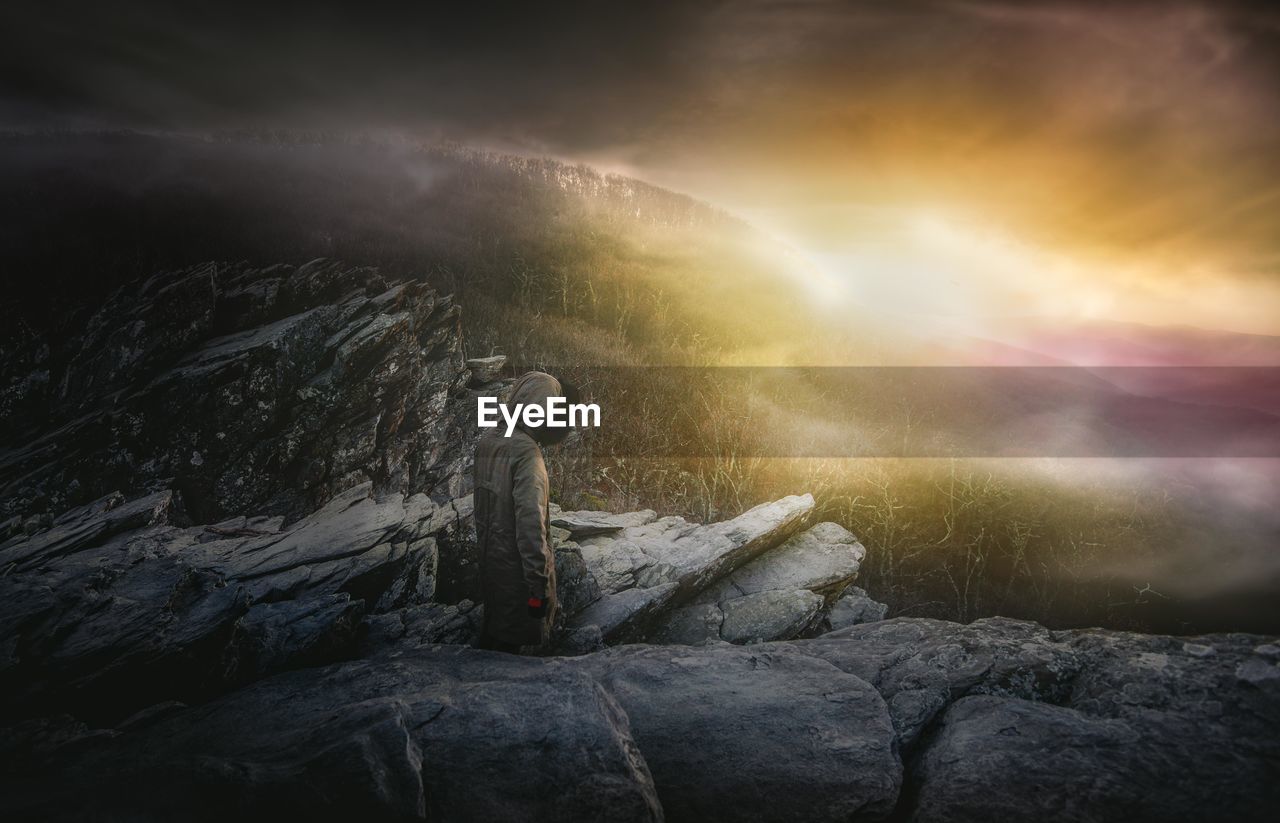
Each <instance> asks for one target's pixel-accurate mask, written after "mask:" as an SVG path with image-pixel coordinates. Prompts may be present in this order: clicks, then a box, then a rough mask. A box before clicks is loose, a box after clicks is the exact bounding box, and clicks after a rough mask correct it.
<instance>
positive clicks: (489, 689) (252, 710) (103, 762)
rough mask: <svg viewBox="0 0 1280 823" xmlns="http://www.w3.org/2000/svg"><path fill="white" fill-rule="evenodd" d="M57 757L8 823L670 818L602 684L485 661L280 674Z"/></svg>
mask: <svg viewBox="0 0 1280 823" xmlns="http://www.w3.org/2000/svg"><path fill="white" fill-rule="evenodd" d="M62 762H63V763H64V765H63V766H61V767H60V768H59V770H58V772H57V774H56V776H55V775H48V776H46V777H45V778H41V777H40V776H39V775H38V774H32V775H29V776H27V778H28V779H26V780H24V782H23V784H22V785H21V786H20V787H17V786H15V787H14V791H12V792H6V796H5V797H4V799H3V800H0V805H2V806H3V807H4V809H5V811H6V815H12V817H10V819H16V818H17V817H22V818H24V819H32V818H36V817H45V818H46V819H49V818H52V817H86V818H87V817H93V818H95V819H151V820H161V819H167V820H201V821H214V820H225V819H227V818H228V817H235V816H240V815H243V814H244V813H245V812H246V811H248V812H251V813H252V816H253V817H254V818H256V819H262V818H270V817H276V816H279V817H282V818H288V819H292V818H302V817H319V818H320V819H332V818H333V817H336V816H338V815H343V816H346V815H350V816H351V817H352V818H353V819H359V820H388V821H392V820H394V821H399V820H411V819H424V818H426V819H436V820H459V821H467V820H475V821H491V820H574V821H576V820H604V819H608V820H621V821H659V820H661V819H662V813H661V809H660V806H659V802H658V799H657V797H656V794H655V791H654V786H653V782H652V778H651V777H650V774H649V771H648V769H647V767H646V765H645V761H644V758H643V756H642V755H641V753H640V751H639V749H638V748H637V746H636V743H635V741H634V739H633V737H632V735H631V731H630V728H629V724H628V719H627V715H626V714H625V713H624V712H623V711H622V710H621V709H620V708H619V707H618V705H617V703H616V702H615V700H614V699H613V697H612V696H611V695H610V694H609V693H608V692H606V691H605V690H604V689H603V688H602V687H601V686H600V684H599V683H597V682H596V681H595V680H594V679H593V678H592V677H590V676H589V675H588V674H586V673H585V672H582V671H578V670H575V669H572V668H567V667H555V666H550V665H547V664H545V663H544V662H543V661H538V660H529V659H521V658H517V657H513V656H510V655H495V654H489V653H482V652H469V653H464V654H440V653H434V654H433V653H430V652H428V653H425V654H406V655H402V656H399V657H396V658H394V659H382V660H379V661H374V662H371V661H356V662H351V663H344V664H341V665H336V666H331V667H329V668H326V669H317V670H309V671H303V672H295V673H291V674H289V675H283V676H280V677H277V678H273V679H270V680H266V681H262V682H260V683H258V684H256V685H253V686H249V687H247V688H245V689H242V690H240V691H238V692H236V693H235V694H232V695H229V696H227V697H226V698H223V699H221V700H218V701H215V702H213V703H210V704H208V705H205V706H202V707H199V708H193V709H188V710H185V711H180V712H178V713H176V714H171V715H169V716H167V717H162V718H161V719H159V720H157V721H156V722H154V723H152V724H151V725H149V726H146V727H144V728H141V729H138V730H136V731H133V732H128V733H125V734H122V735H120V736H118V737H115V738H114V739H111V740H109V741H106V742H105V744H104V745H101V746H84V745H82V746H80V747H79V751H78V753H72V754H68V755H67V756H66V757H65V759H64V760H63V761H62ZM50 777H52V778H53V782H48V781H49V778H50ZM143 784H145V787H146V788H145V791H139V790H138V789H139V787H140V786H142V785H143ZM68 785H74V786H76V789H77V790H76V792H75V793H74V794H73V795H70V794H68V793H67V792H66V791H65V790H64V789H63V787H65V786H68Z"/></svg>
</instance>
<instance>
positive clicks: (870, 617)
mask: <svg viewBox="0 0 1280 823" xmlns="http://www.w3.org/2000/svg"><path fill="white" fill-rule="evenodd" d="M888 612H889V607H888V606H886V605H885V604H884V603H879V602H877V601H875V600H872V599H871V598H870V597H869V596H868V595H867V593H866V592H865V591H864V590H862V589H860V588H858V587H857V586H850V587H849V588H847V589H845V590H844V593H843V594H841V595H840V599H838V600H837V601H836V603H835V605H834V606H832V607H831V610H830V611H829V612H828V613H827V622H828V624H829V625H830V626H831V629H832V630H833V631H834V630H835V629H843V628H847V627H849V626H857V625H859V624H861V623H874V622H876V621H877V620H884V616H885V615H886V614H887V613H888Z"/></svg>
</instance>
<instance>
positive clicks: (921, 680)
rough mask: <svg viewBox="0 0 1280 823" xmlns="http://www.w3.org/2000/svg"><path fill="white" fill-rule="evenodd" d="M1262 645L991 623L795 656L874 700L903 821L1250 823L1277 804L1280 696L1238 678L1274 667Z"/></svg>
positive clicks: (865, 640) (831, 641) (923, 624)
mask: <svg viewBox="0 0 1280 823" xmlns="http://www.w3.org/2000/svg"><path fill="white" fill-rule="evenodd" d="M850 641H852V642H850ZM1259 641H1260V638H1257V637H1252V636H1248V635H1220V636H1211V637H1205V638H1197V639H1196V640H1194V641H1188V640H1186V639H1183V638H1173V637H1160V636H1150V635H1137V634H1126V633H1123V632H1105V631H1099V630H1087V631H1063V632H1054V631H1050V630H1048V629H1045V628H1044V627H1042V626H1038V625H1036V624H1034V623H1026V622H1021V621H1014V620H1005V619H999V618H995V619H989V620H980V621H977V622H976V623H972V624H969V625H966V626H962V625H959V624H954V623H947V622H943V621H931V620H905V619H895V620H889V621H885V622H880V623H872V624H868V625H864V626H855V627H852V628H851V629H845V630H841V631H837V632H832V633H830V634H828V635H824V636H823V637H820V638H816V639H813V640H803V641H796V642H795V643H794V644H793V645H795V646H796V647H797V648H802V649H804V650H805V651H806V652H807V653H810V654H816V655H818V656H820V657H822V658H823V659H824V660H828V661H830V662H831V663H833V664H834V665H836V666H837V667H839V668H840V669H841V670H843V671H847V672H850V673H852V674H855V675H857V676H859V677H862V678H864V679H866V680H868V682H871V683H873V684H874V685H875V686H876V689H877V691H878V692H879V693H880V694H881V695H882V696H883V697H884V699H885V701H886V703H887V705H888V709H889V713H890V716H891V718H892V719H893V723H894V728H895V730H896V732H897V736H898V741H899V745H900V747H901V750H902V752H903V754H904V757H907V758H909V760H908V763H909V769H908V770H909V772H910V773H911V778H910V780H909V783H910V784H911V785H912V789H911V791H910V792H908V797H914V798H915V801H914V802H915V804H916V806H915V808H914V810H913V809H907V811H914V819H918V820H938V819H942V820H952V819H955V820H977V819H979V817H985V818H986V819H990V818H991V816H992V815H993V814H994V815H995V816H996V817H999V818H1002V819H1029V818H1035V817H1037V816H1040V817H1045V816H1048V817H1052V818H1055V819H1083V820H1114V819H1138V820H1204V819H1212V818H1215V817H1219V816H1222V815H1225V816H1226V817H1227V818H1228V819H1238V820H1258V819H1264V818H1265V817H1266V816H1268V815H1269V814H1270V812H1271V810H1272V808H1273V807H1274V805H1275V803H1276V801H1277V800H1280V784H1277V782H1276V780H1275V778H1276V776H1277V773H1278V771H1280V770H1278V767H1277V763H1280V742H1277V741H1280V737H1278V736H1277V732H1280V688H1277V687H1276V686H1275V685H1274V684H1271V683H1269V682H1268V683H1267V684H1265V685H1260V684H1259V683H1258V682H1257V681H1256V680H1255V679H1253V678H1249V677H1243V678H1242V677H1241V676H1240V675H1241V671H1242V668H1246V669H1247V668H1250V667H1251V664H1253V663H1263V664H1264V665H1272V663H1271V661H1269V660H1266V658H1265V657H1264V656H1263V655H1259V654H1258V653H1257V652H1256V649H1257V648H1258V647H1259ZM1206 650H1209V651H1206ZM917 764H918V765H917Z"/></svg>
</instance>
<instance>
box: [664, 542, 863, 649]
mask: <svg viewBox="0 0 1280 823" xmlns="http://www.w3.org/2000/svg"><path fill="white" fill-rule="evenodd" d="M865 554H866V549H864V548H863V547H862V544H860V543H859V542H858V541H857V539H856V538H855V537H854V536H853V535H852V534H850V533H849V531H848V530H846V529H845V528H844V527H842V526H840V525H838V524H836V523H819V524H818V525H816V526H814V527H813V528H811V529H808V530H807V531H803V532H800V533H799V534H797V535H795V536H794V537H791V538H789V539H788V540H786V541H784V542H783V543H782V544H781V545H779V546H778V547H777V548H774V549H770V550H769V551H766V552H765V553H764V554H762V555H760V556H759V557H757V558H756V559H755V560H752V561H751V562H750V563H747V564H746V565H744V566H742V567H741V568H740V569H738V570H736V571H734V572H732V573H731V574H729V575H726V576H725V577H723V578H721V579H720V580H719V581H717V582H715V583H713V584H712V585H711V586H709V587H707V588H706V589H705V590H704V591H702V592H701V593H700V594H699V595H698V596H697V597H695V598H694V605H691V606H686V607H684V608H681V609H676V610H675V611H673V612H670V613H669V614H667V615H666V616H665V618H664V619H663V621H662V622H661V624H660V625H659V627H658V628H657V630H656V631H655V632H654V633H653V634H652V637H653V638H654V639H655V640H657V641H658V642H663V643H685V644H689V645H699V644H702V643H708V642H713V641H716V640H726V641H728V642H730V643H751V642H760V641H762V640H787V639H790V638H792V637H796V636H797V635H800V634H802V633H804V632H806V631H808V630H809V629H810V628H811V627H813V626H816V625H818V624H819V623H821V622H822V619H821V616H822V614H823V613H824V612H825V610H826V607H827V606H828V605H829V603H830V602H831V600H833V599H834V598H835V597H836V596H837V595H838V594H839V593H840V592H841V591H842V590H843V589H844V588H845V587H846V586H848V585H849V583H850V582H851V581H852V580H853V579H854V578H855V577H857V574H858V569H859V567H860V566H861V564H862V558H863V557H864V556H865ZM859 591H861V590H860V589H859ZM864 594H865V593H864ZM881 616H883V615H881Z"/></svg>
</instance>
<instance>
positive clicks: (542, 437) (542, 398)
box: [507, 371, 568, 443]
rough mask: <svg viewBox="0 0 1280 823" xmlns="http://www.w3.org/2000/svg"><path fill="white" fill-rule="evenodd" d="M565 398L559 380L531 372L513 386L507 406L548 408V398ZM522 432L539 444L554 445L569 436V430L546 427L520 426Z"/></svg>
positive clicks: (523, 375)
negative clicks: (530, 427)
mask: <svg viewBox="0 0 1280 823" xmlns="http://www.w3.org/2000/svg"><path fill="white" fill-rule="evenodd" d="M563 396H564V389H563V388H562V387H561V386H560V381H559V380H557V379H555V378H554V377H552V376H551V375H549V374H547V373H546V372H540V371H530V372H525V373H524V374H522V375H520V377H519V378H518V379H517V380H516V382H515V384H514V385H512V387H511V393H510V394H509V395H508V396H507V405H508V406H515V405H517V404H520V403H523V404H524V405H526V406H527V405H529V404H533V405H537V406H546V404H547V398H548V397H563ZM520 430H521V431H523V432H524V433H525V434H527V435H529V436H530V437H532V438H533V439H534V440H536V441H538V442H539V443H554V442H556V441H558V440H563V439H564V436H565V435H566V434H568V430H567V429H550V428H547V427H546V426H539V427H537V428H533V429H525V428H524V425H523V424H521V425H520Z"/></svg>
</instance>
